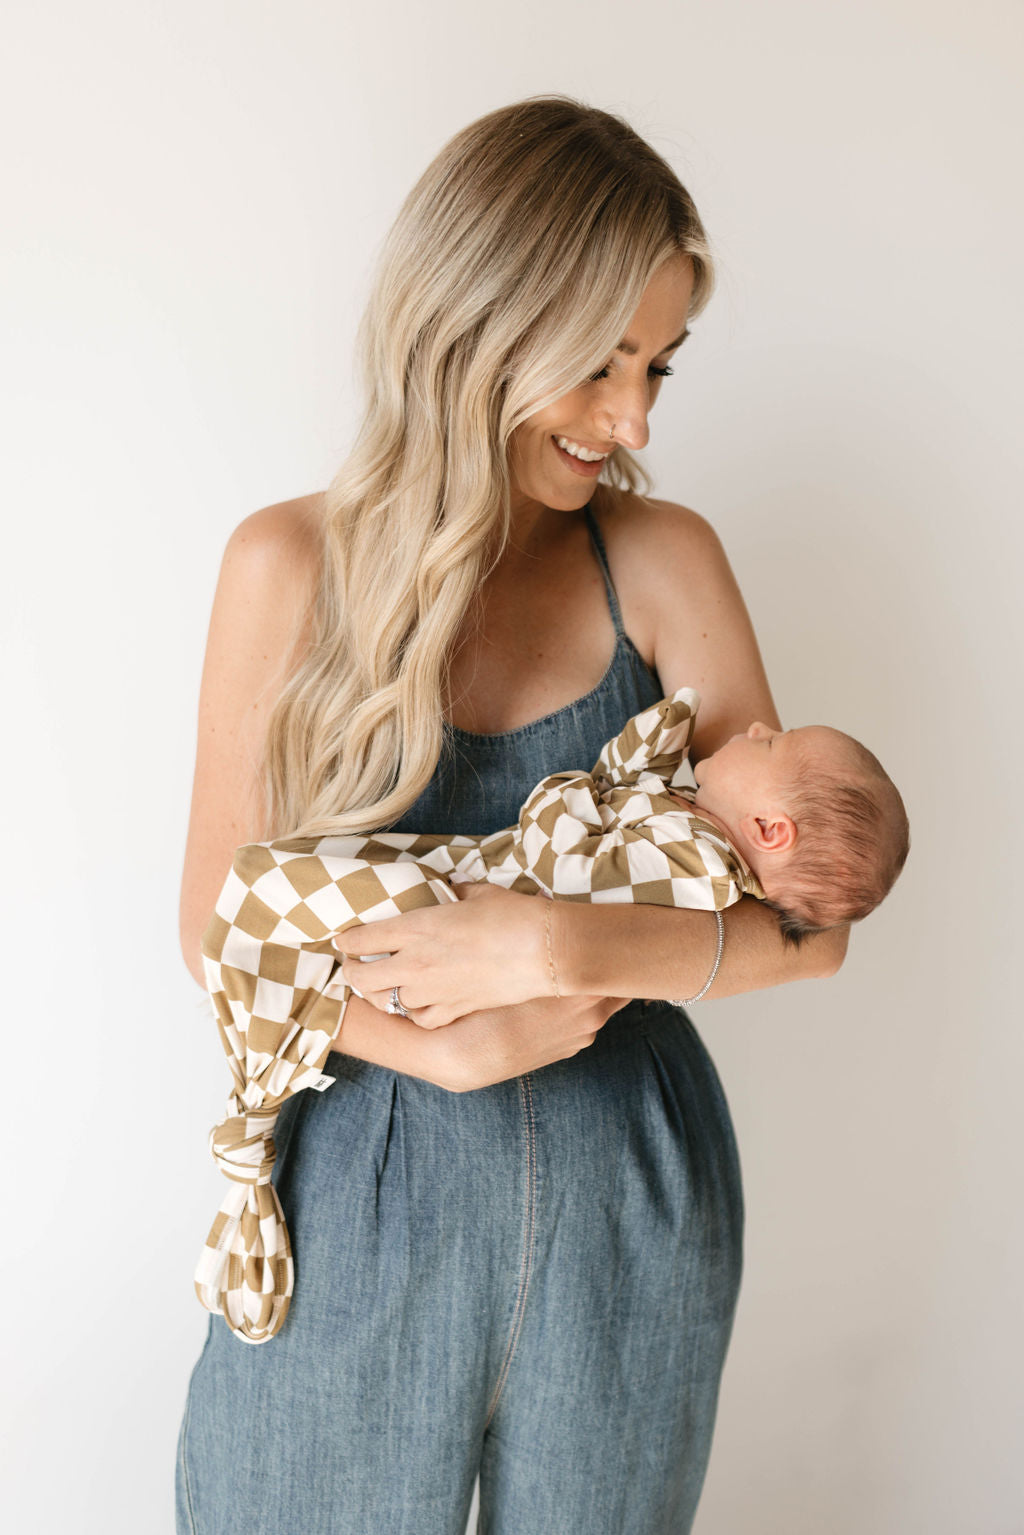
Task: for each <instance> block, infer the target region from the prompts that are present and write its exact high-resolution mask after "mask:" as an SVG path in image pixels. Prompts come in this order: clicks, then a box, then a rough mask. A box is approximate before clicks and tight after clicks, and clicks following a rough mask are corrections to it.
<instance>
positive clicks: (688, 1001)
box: [669, 911, 725, 1007]
mask: <svg viewBox="0 0 1024 1535" xmlns="http://www.w3.org/2000/svg"><path fill="white" fill-rule="evenodd" d="M715 918H716V920H717V922H718V947H717V949H716V950H715V962H714V964H713V965H712V966H711V974H710V975H709V976H708V978H707V980H706V981H705V982H704V985H703V986H702V987H701V989H700V991H698V992H695V993H694V995H693V996H692V997H682V998H680V999H679V1001H674V1000H673V999H672V998H671V997H670V998H669V1006H670V1007H692V1005H693V1003H694V1002H699V1001H700V999H701V997H703V996H706V994H707V993H708V991H710V989H711V983H712V981H713V980H714V979H715V976H716V975H717V974H718V967H719V965H720V964H721V963H722V950H723V949H724V948H725V922H724V920H723V918H722V913H721V912H720V911H716V912H715Z"/></svg>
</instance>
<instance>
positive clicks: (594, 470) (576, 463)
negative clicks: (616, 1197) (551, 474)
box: [551, 437, 608, 480]
mask: <svg viewBox="0 0 1024 1535" xmlns="http://www.w3.org/2000/svg"><path fill="white" fill-rule="evenodd" d="M551 441H552V442H553V443H554V445H555V452H556V453H557V454H558V456H559V458H560V459H561V460H562V462H563V463H564V464H565V466H566V468H567V469H571V470H572V472H573V474H582V475H583V476H584V477H585V478H587V479H591V480H594V479H596V478H597V476H598V475H599V474H600V473H601V470H602V469H603V468H604V461H605V459H606V458H607V457H608V454H607V453H602V454H600V455H597V454H596V452H595V450H594V449H593V448H585V447H584V446H583V445H582V443H578V442H576V441H575V440H574V439H573V438H572V437H552V439H551ZM566 445H567V446H566ZM584 455H586V456H585V457H584Z"/></svg>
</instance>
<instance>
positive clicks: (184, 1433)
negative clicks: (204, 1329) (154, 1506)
mask: <svg viewBox="0 0 1024 1535" xmlns="http://www.w3.org/2000/svg"><path fill="white" fill-rule="evenodd" d="M207 1342H209V1338H207ZM203 1352H204V1353H205V1352H206V1350H205V1348H204V1350H203ZM191 1417H192V1382H191V1381H189V1384H188V1400H187V1401H186V1403H185V1421H184V1423H183V1424H182V1427H181V1485H182V1487H183V1489H184V1492H185V1512H186V1513H187V1514H188V1522H189V1528H190V1530H191V1532H192V1535H199V1528H198V1525H197V1524H196V1515H195V1509H194V1508H193V1507H192V1487H191V1484H190V1482H189V1475H188V1430H189V1422H190V1420H191Z"/></svg>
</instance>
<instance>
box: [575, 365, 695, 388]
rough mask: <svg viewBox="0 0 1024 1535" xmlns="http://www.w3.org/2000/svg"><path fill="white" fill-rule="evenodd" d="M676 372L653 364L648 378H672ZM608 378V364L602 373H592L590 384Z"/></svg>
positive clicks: (649, 369) (648, 371)
mask: <svg viewBox="0 0 1024 1535" xmlns="http://www.w3.org/2000/svg"><path fill="white" fill-rule="evenodd" d="M675 371H676V370H675V368H656V367H655V366H654V364H653V363H652V364H651V366H650V367H649V368H648V369H647V377H648V378H671V377H672V375H673V373H674V372H675ZM607 377H608V367H607V364H606V365H605V366H604V367H603V368H602V369H601V371H600V373H592V374H591V375H590V382H591V383H592V384H596V383H597V381H598V379H599V378H607Z"/></svg>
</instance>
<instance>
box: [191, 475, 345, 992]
mask: <svg viewBox="0 0 1024 1535" xmlns="http://www.w3.org/2000/svg"><path fill="white" fill-rule="evenodd" d="M314 502H315V498H314V497H307V498H305V499H303V500H300V501H290V502H286V503H284V504H282V505H280V506H270V507H265V508H264V509H263V510H262V511H259V512H254V513H253V515H252V516H251V517H247V518H246V519H245V521H244V522H242V523H240V524H239V526H238V527H237V528H236V529H235V531H234V532H233V533H232V535H231V537H230V539H229V540H228V545H227V548H226V550H225V553H224V558H223V561H222V563H221V569H220V576H219V578H218V581H217V590H216V594H215V596H214V601H213V612H212V614H211V618H210V629H209V636H208V639H207V646H206V659H205V661H204V664H203V677H202V684H201V687H200V692H199V729H198V735H197V741H196V766H195V776H194V779H193V785H192V808H191V813H190V816H189V826H188V838H187V842H186V847H185V867H184V872H183V877H182V884H181V905H180V933H181V948H182V953H183V955H184V957H185V963H186V964H187V966H188V968H189V971H190V972H191V974H192V975H193V976H194V977H195V979H196V980H197V981H198V983H199V985H200V986H205V984H206V981H205V975H204V971H203V961H202V954H201V952H200V947H199V942H200V938H201V937H202V933H203V929H204V928H205V926H206V924H207V922H208V921H209V918H210V913H211V912H212V911H213V908H214V905H215V903H216V900H217V897H218V895H219V894H220V891H221V886H222V885H223V883H224V880H225V878H226V877H227V874H228V871H229V869H230V868H231V860H232V858H233V856H234V853H235V849H236V848H238V847H241V846H242V844H243V843H246V842H258V841H262V840H265V839H266V838H267V837H268V836H269V835H270V833H269V831H268V827H267V807H266V805H265V803H264V798H263V791H262V786H261V781H260V772H259V763H260V758H261V753H262V750H263V735H264V732H265V730H266V724H267V717H268V715H269V713H270V710H271V709H272V707H273V705H274V703H275V701H276V699H277V696H278V694H279V692H280V689H281V687H282V685H283V683H284V681H285V679H286V678H287V676H288V674H289V672H290V670H291V669H292V667H293V666H294V664H295V663H296V661H297V660H298V657H299V655H300V654H301V649H302V647H303V646H304V645H305V644H307V643H308V619H309V615H310V612H311V609H312V603H313V596H314V593H315V590H316V586H315V582H316V579H317V570H318V564H317V561H318V545H317V536H316V528H315V521H314V515H313V514H314Z"/></svg>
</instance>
